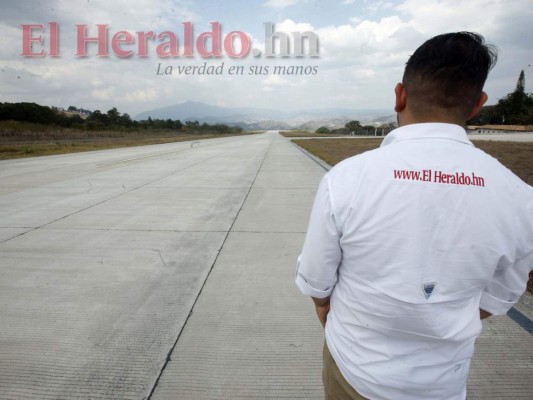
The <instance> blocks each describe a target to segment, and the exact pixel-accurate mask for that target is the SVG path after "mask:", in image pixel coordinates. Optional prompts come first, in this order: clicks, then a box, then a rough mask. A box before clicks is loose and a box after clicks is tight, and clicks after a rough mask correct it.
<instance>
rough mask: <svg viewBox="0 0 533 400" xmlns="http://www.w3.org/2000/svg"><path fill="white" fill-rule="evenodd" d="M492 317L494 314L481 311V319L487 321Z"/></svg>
mask: <svg viewBox="0 0 533 400" xmlns="http://www.w3.org/2000/svg"><path fill="white" fill-rule="evenodd" d="M490 316H492V314H491V313H490V312H488V311H485V310H483V309H482V308H480V309H479V319H485V318H488V317H490Z"/></svg>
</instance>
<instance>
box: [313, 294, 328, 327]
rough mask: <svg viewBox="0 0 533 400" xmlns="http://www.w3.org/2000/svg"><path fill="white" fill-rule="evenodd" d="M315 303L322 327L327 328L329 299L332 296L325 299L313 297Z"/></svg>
mask: <svg viewBox="0 0 533 400" xmlns="http://www.w3.org/2000/svg"><path fill="white" fill-rule="evenodd" d="M311 298H312V299H313V302H314V303H315V309H316V315H317V316H318V320H319V321H320V323H321V324H322V327H323V328H325V327H326V321H327V319H328V313H329V299H330V296H328V297H324V298H323V299H317V298H316V297H311Z"/></svg>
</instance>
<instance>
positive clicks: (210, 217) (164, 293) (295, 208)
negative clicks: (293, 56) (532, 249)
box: [0, 132, 533, 400]
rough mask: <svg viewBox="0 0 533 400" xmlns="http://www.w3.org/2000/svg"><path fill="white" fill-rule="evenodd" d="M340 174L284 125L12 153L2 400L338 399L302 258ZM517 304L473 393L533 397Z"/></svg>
mask: <svg viewBox="0 0 533 400" xmlns="http://www.w3.org/2000/svg"><path fill="white" fill-rule="evenodd" d="M324 172H325V169H324V168H323V167H321V166H320V165H319V163H317V162H314V161H313V160H312V159H311V158H310V157H308V156H307V155H306V154H305V153H304V152H303V151H300V149H299V148H297V147H296V146H295V145H293V144H292V143H291V142H290V140H289V139H286V138H284V137H282V136H280V135H278V134H277V133H275V132H270V133H266V134H262V135H251V136H244V137H230V138H224V139H211V140H206V141H201V142H182V143H174V144H165V145H155V146H146V147H135V148H126V149H118V150H117V149H115V150H106V151H99V152H90V153H78V154H71V155H61V156H49V157H40V158H32V159H21V160H13V161H0V277H1V278H0V321H1V323H0V399H88V398H91V399H145V398H151V399H154V400H161V399H236V398H242V399H254V398H255V399H298V398H302V399H304V398H305V399H321V398H323V392H322V384H321V378H320V375H321V367H322V365H321V353H322V344H323V340H324V337H323V331H322V329H321V327H320V325H319V323H318V321H317V320H316V317H315V315H314V310H313V306H312V303H311V301H310V300H309V299H307V298H305V297H304V296H301V295H300V293H299V292H298V290H297V289H296V286H295V285H294V267H295V260H296V257H297V255H298V253H299V251H300V250H301V246H302V243H303V240H304V235H305V231H306V229H307V222H308V219H309V212H310V209H311V205H312V202H313V198H314V195H315V192H316V188H317V185H318V182H319V180H320V178H321V177H322V175H323V174H324ZM517 309H518V310H519V311H520V312H521V315H522V316H524V315H525V316H526V317H527V318H526V321H525V324H526V325H524V324H522V326H521V325H520V324H519V323H517V322H516V321H517V319H516V318H514V319H512V318H509V317H506V316H504V317H494V318H490V319H489V320H488V321H487V322H486V323H485V330H484V333H483V335H482V337H480V340H479V345H478V347H477V349H476V357H475V359H474V360H473V364H472V370H471V377H470V380H469V385H470V389H469V398H472V399H501V398H508V399H519V398H524V399H525V398H528V396H529V395H530V394H531V392H532V390H533V388H532V385H531V383H530V382H531V379H530V376H531V373H533V365H532V363H531V357H532V356H533V354H532V351H533V350H532V347H531V346H530V343H531V328H527V326H529V325H527V323H528V322H527V321H529V324H531V318H533V301H532V297H531V296H529V295H526V296H525V297H524V299H523V301H522V303H521V304H519V305H518V306H517ZM524 326H526V328H524ZM527 329H529V331H528V330H527Z"/></svg>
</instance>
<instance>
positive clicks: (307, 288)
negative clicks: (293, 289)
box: [295, 272, 333, 299]
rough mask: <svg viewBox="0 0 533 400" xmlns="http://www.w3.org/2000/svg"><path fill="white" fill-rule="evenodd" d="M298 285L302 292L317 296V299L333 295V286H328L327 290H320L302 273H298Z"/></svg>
mask: <svg viewBox="0 0 533 400" xmlns="http://www.w3.org/2000/svg"><path fill="white" fill-rule="evenodd" d="M295 282H296V286H298V288H299V289H300V292H302V293H303V294H305V295H306V296H311V297H315V298H317V299H323V298H325V297H328V296H330V295H331V292H332V291H333V287H331V288H328V289H326V290H319V289H315V288H314V287H312V286H311V285H310V284H309V283H308V282H307V280H306V279H305V278H304V277H303V276H302V275H301V274H300V273H298V272H297V273H296V281H295Z"/></svg>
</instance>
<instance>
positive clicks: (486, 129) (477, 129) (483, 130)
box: [465, 125, 533, 134]
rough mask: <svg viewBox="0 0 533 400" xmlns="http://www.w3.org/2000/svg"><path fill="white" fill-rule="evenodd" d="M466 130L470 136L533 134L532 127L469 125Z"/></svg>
mask: <svg viewBox="0 0 533 400" xmlns="http://www.w3.org/2000/svg"><path fill="white" fill-rule="evenodd" d="M465 129H466V132H467V133H469V134H506V133H533V126H532V125H481V126H477V125H468V126H466V127H465Z"/></svg>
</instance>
